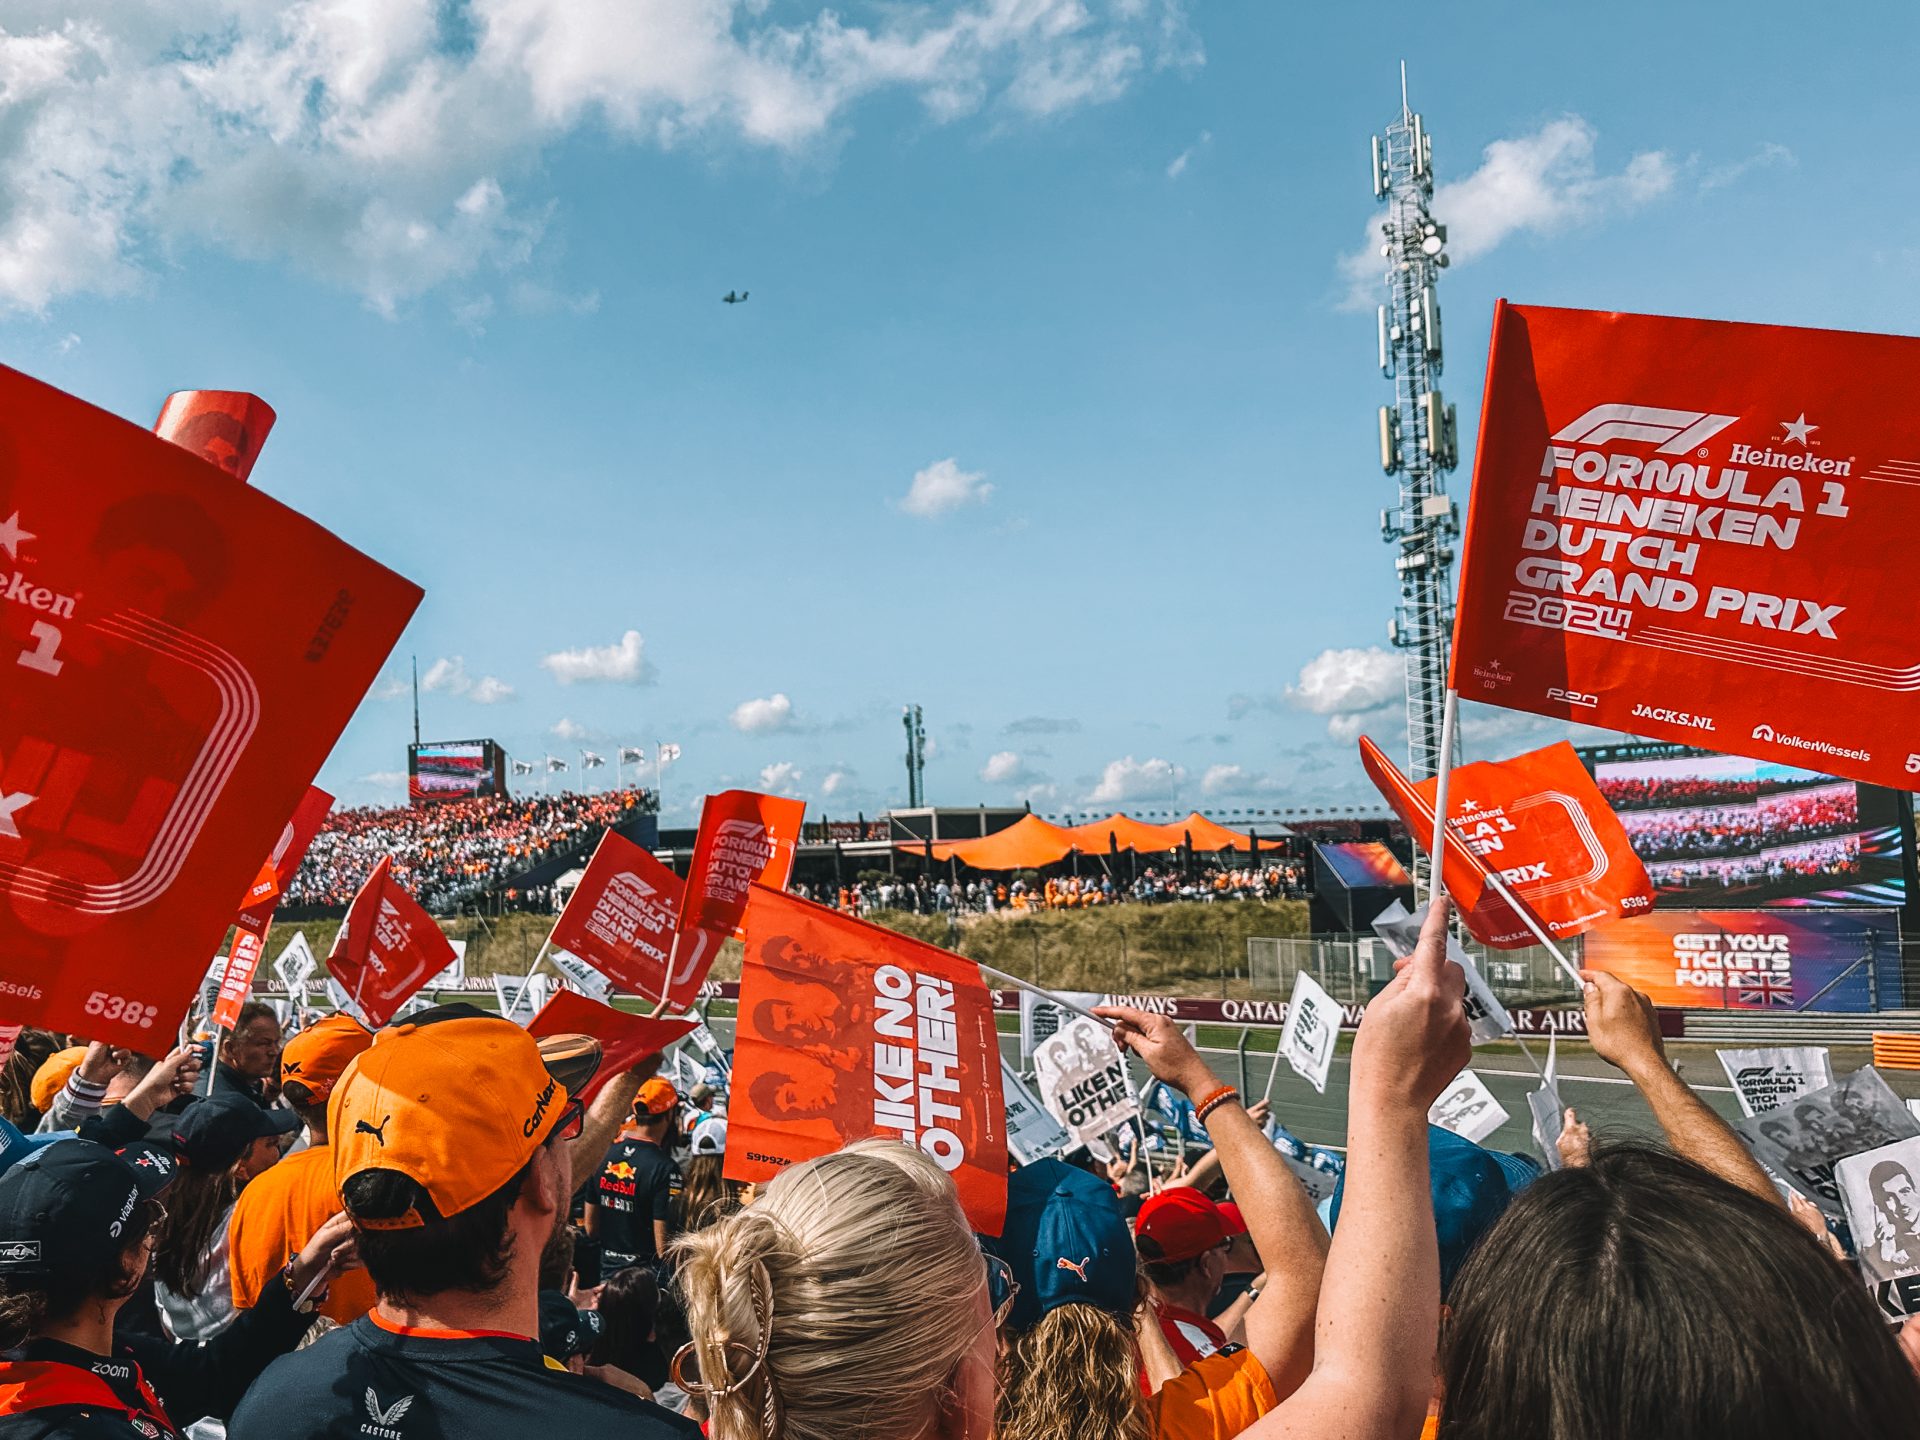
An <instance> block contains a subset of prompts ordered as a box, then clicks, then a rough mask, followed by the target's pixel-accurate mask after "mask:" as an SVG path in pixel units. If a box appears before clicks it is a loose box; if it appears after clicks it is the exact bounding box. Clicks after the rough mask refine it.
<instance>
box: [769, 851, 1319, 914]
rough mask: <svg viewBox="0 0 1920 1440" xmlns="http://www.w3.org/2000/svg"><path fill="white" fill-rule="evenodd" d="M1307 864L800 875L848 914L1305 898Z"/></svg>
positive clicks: (805, 889)
mask: <svg viewBox="0 0 1920 1440" xmlns="http://www.w3.org/2000/svg"><path fill="white" fill-rule="evenodd" d="M1304 884H1305V880H1304V874H1303V871H1302V869H1301V867H1300V866H1298V865H1295V864H1292V863H1287V864H1283V865H1262V866H1259V867H1257V868H1249V867H1245V866H1241V867H1235V866H1233V865H1231V864H1209V863H1204V862H1203V863H1198V864H1196V865H1195V866H1194V867H1193V869H1192V870H1191V871H1185V870H1182V869H1180V868H1178V867H1171V868H1163V867H1160V866H1155V865H1147V866H1143V867H1142V868H1141V870H1140V873H1139V875H1138V876H1132V877H1130V876H1125V875H1122V876H1120V877H1119V878H1115V876H1114V875H1112V874H1111V873H1103V874H1100V875H1084V876H1083V875H1054V876H1041V875H1034V876H1033V877H1032V878H1028V877H1026V876H1023V875H1012V876H1007V875H992V876H985V877H980V876H975V877H971V878H968V879H965V880H953V879H949V878H947V877H944V876H942V877H938V878H936V877H932V876H926V875H922V876H919V877H917V878H914V879H906V878H900V879H866V880H859V881H855V882H853V883H851V884H845V885H831V884H808V883H805V882H797V883H796V884H795V885H794V886H793V891H794V893H795V894H796V895H798V896H800V898H801V899H803V900H812V901H814V902H815V903H816V904H820V905H831V906H833V907H834V908H835V909H836V910H839V911H840V912H841V913H843V914H847V915H854V916H861V915H871V914H873V913H875V912H877V911H882V910H904V911H907V912H909V913H912V914H917V915H992V914H1029V913H1033V912H1036V911H1041V910H1090V909H1094V908H1096V907H1099V906H1106V905H1166V904H1173V903H1175V902H1179V901H1185V902H1198V903H1203V904H1204V903H1207V902H1210V901H1219V900H1298V899H1301V898H1302V897H1303V896H1304V895H1305V893H1306V892H1305V889H1304V888H1303V887H1304Z"/></svg>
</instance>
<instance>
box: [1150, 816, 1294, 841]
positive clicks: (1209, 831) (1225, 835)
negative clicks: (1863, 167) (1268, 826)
mask: <svg viewBox="0 0 1920 1440" xmlns="http://www.w3.org/2000/svg"><path fill="white" fill-rule="evenodd" d="M1160 828H1161V829H1162V830H1171V831H1173V832H1175V833H1176V834H1182V833H1184V834H1190V835H1192V836H1193V848H1194V849H1196V850H1251V849H1252V848H1253V841H1252V840H1250V839H1248V838H1247V832H1246V831H1244V830H1229V829H1228V828H1227V827H1226V826H1224V825H1221V824H1219V823H1217V822H1216V821H1213V820H1209V819H1208V818H1207V817H1206V816H1204V815H1202V814H1201V813H1200V812H1199V811H1198V810H1196V811H1194V812H1193V813H1192V814H1191V815H1189V816H1187V818H1186V819H1185V820H1178V821H1175V822H1174V823H1173V824H1171V825H1162V826H1161V827H1160ZM1260 848H1261V850H1263V851H1265V850H1268V849H1272V850H1278V849H1279V848H1280V837H1279V836H1278V835H1262V836H1261V837H1260Z"/></svg>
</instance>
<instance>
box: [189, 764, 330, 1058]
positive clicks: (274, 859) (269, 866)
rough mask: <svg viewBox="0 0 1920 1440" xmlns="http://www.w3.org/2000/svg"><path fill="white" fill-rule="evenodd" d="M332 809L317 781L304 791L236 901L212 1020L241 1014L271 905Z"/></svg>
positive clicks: (233, 1020)
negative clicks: (236, 914)
mask: <svg viewBox="0 0 1920 1440" xmlns="http://www.w3.org/2000/svg"><path fill="white" fill-rule="evenodd" d="M332 808H333V796H331V795H329V794H328V793H327V792H326V791H324V790H322V789H320V787H319V786H317V785H309V786H308V787H307V793H306V794H305V795H304V796H302V797H301V799H300V804H299V805H298V806H297V807H296V808H295V810H294V812H293V818H292V819H291V820H289V821H287V823H286V827H285V828H284V829H283V830H281V832H280V839H279V842H278V843H277V844H276V845H275V846H274V847H273V854H272V855H270V856H269V857H268V858H267V863H266V864H264V865H262V866H261V867H260V873H259V874H258V875H256V876H255V877H254V880H253V884H251V885H249V886H248V887H247V893H246V897H245V899H243V900H242V901H241V902H240V918H239V919H238V920H237V921H236V922H235V923H234V934H233V951H232V953H231V954H229V955H228V956H227V968H226V971H225V973H224V974H222V975H221V977H220V998H219V999H218V1000H217V1001H216V1002H215V1004H214V1007H213V1023H214V1024H216V1025H218V1026H221V1027H222V1028H225V1029H232V1028H233V1026H234V1025H235V1024H237V1023H238V1022H239V1019H240V1007H241V1006H242V1005H244V1004H246V1003H247V997H248V996H249V995H251V994H252V993H253V977H254V973H255V972H256V971H257V970H259V968H260V955H261V952H262V951H263V950H265V949H266V944H267V927H268V926H269V925H271V924H272V923H273V912H274V908H275V907H276V906H277V905H278V904H279V903H280V895H281V892H282V891H284V890H285V889H286V888H287V886H289V885H291V884H292V883H293V876H294V872H295V871H296V870H298V869H299V868H300V861H301V860H302V858H304V857H305V855H306V853H307V847H308V846H309V845H311V844H313V837H314V836H315V835H318V834H319V833H320V826H321V825H322V824H323V823H325V821H326V818H327V812H328V811H329V810H331V809H332Z"/></svg>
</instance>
